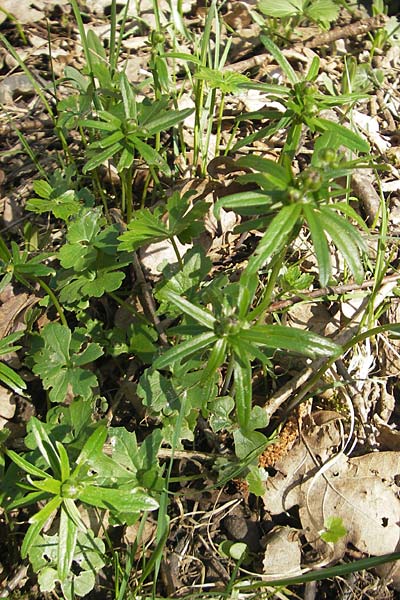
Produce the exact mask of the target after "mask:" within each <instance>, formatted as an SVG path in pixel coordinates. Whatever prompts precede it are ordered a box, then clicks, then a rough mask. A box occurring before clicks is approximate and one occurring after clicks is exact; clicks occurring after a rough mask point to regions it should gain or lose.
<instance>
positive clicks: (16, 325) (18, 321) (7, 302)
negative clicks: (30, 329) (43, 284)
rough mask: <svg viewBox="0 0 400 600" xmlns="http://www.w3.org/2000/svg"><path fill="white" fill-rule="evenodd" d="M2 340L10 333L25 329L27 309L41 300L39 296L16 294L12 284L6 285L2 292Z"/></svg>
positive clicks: (0, 321) (0, 335) (0, 315)
mask: <svg viewBox="0 0 400 600" xmlns="http://www.w3.org/2000/svg"><path fill="white" fill-rule="evenodd" d="M2 299H4V300H3V303H2V305H1V306H0V340H1V339H3V337H5V336H6V335H8V334H9V333H13V332H14V331H21V330H22V329H25V324H24V323H23V316H24V314H25V311H26V310H27V309H28V308H29V307H30V306H33V304H35V303H36V302H38V301H39V298H37V297H36V296H34V295H33V294H32V295H29V294H25V293H23V294H18V295H17V296H14V291H13V288H12V285H8V286H6V288H5V289H4V290H3V292H2V294H1V298H0V301H1V300H2Z"/></svg>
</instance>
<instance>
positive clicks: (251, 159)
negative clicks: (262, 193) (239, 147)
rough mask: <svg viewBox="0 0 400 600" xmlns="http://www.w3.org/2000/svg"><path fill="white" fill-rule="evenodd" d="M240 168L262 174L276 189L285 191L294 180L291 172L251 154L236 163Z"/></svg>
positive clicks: (271, 161) (266, 159)
mask: <svg viewBox="0 0 400 600" xmlns="http://www.w3.org/2000/svg"><path fill="white" fill-rule="evenodd" d="M236 164H237V166H238V167H247V168H249V167H250V168H251V169H254V170H255V171H258V172H259V173H262V174H263V175H264V176H265V178H266V180H267V181H268V182H269V183H270V184H271V185H272V186H273V187H274V188H278V189H281V190H285V189H286V188H287V186H288V185H289V183H290V182H291V180H292V175H291V173H290V171H288V170H287V169H285V168H284V167H282V165H279V164H278V163H276V162H275V161H273V160H269V159H268V158H262V157H261V156H256V155H254V154H249V155H248V156H244V157H242V158H239V159H238V160H237V161H236Z"/></svg>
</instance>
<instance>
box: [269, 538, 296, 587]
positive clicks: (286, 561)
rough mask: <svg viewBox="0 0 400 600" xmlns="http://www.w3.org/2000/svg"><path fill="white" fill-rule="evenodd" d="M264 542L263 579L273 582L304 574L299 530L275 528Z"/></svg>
mask: <svg viewBox="0 0 400 600" xmlns="http://www.w3.org/2000/svg"><path fill="white" fill-rule="evenodd" d="M264 542H266V547H265V557H264V560H263V579H266V580H268V581H271V580H273V579H281V578H282V577H296V575H301V574H302V569H301V543H300V539H299V531H298V529H294V528H293V527H275V528H274V529H273V530H272V531H271V532H270V533H268V534H267V535H266V536H265V538H264Z"/></svg>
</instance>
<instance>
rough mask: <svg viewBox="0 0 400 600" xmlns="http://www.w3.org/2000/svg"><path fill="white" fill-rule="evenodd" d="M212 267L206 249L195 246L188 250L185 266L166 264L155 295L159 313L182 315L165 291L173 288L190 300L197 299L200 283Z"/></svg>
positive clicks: (184, 261) (184, 259)
mask: <svg viewBox="0 0 400 600" xmlns="http://www.w3.org/2000/svg"><path fill="white" fill-rule="evenodd" d="M210 268H211V261H210V259H209V258H208V257H207V256H206V254H205V252H204V250H203V249H202V248H199V247H197V246H196V247H194V248H191V249H190V250H188V251H187V252H186V253H185V255H184V257H183V267H182V268H180V267H179V266H178V265H169V264H168V265H166V266H165V268H164V269H163V278H162V279H161V281H160V282H159V283H158V284H157V285H156V291H155V297H156V299H157V300H158V301H159V302H160V308H159V311H158V312H159V313H160V314H163V313H166V312H168V314H169V315H171V316H173V317H178V316H181V315H182V311H181V310H180V309H179V308H177V307H175V306H174V305H171V303H170V302H169V301H168V300H167V299H166V298H164V291H166V290H171V291H173V292H175V293H176V294H178V295H180V296H186V298H187V299H188V300H192V301H193V300H195V299H196V296H197V294H198V288H199V287H200V283H201V282H202V281H204V279H205V277H206V276H207V275H208V273H209V271H210Z"/></svg>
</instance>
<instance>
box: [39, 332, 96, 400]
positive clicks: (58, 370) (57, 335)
mask: <svg viewBox="0 0 400 600" xmlns="http://www.w3.org/2000/svg"><path fill="white" fill-rule="evenodd" d="M41 337H42V340H43V341H44V344H45V345H44V347H43V348H41V349H40V350H39V351H38V352H36V353H35V354H34V355H33V360H34V362H35V365H34V367H33V372H34V373H35V374H36V375H39V376H40V377H41V378H42V381H43V386H44V388H45V389H49V388H52V389H51V392H50V399H51V400H52V401H53V402H62V401H63V400H64V398H65V395H66V393H67V390H68V386H69V385H70V386H71V388H72V391H73V392H74V393H75V394H76V395H80V396H82V397H84V398H89V397H90V395H91V393H92V388H93V387H95V386H96V385H97V378H96V376H95V375H94V373H91V372H90V371H88V370H86V369H82V368H80V367H81V366H83V365H84V364H87V362H91V361H92V360H95V359H96V358H98V357H99V356H101V355H102V353H103V351H102V350H101V348H100V346H98V344H89V345H88V347H87V349H86V350H84V351H83V352H82V353H80V354H79V352H78V351H76V352H73V351H72V349H71V342H72V341H73V342H74V345H75V346H77V349H78V350H79V347H80V346H81V345H82V342H83V340H79V341H78V342H77V340H76V336H75V334H74V337H73V336H72V334H71V331H70V330H69V329H68V328H67V327H65V326H64V325H60V324H59V323H49V324H48V325H46V327H44V329H43V331H42V336H41ZM76 342H77V343H76Z"/></svg>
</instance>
